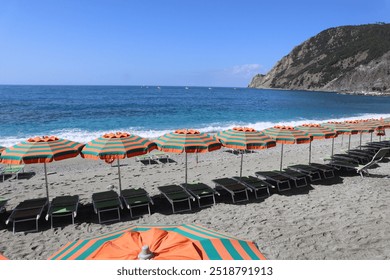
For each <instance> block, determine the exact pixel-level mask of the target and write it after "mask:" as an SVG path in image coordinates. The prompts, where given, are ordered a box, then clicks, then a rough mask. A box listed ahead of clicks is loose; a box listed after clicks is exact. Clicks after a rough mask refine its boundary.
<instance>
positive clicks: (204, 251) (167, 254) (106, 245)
mask: <svg viewBox="0 0 390 280" xmlns="http://www.w3.org/2000/svg"><path fill="white" fill-rule="evenodd" d="M145 246H148V247H149V248H150V250H151V253H152V257H151V259H155V260H158V259H160V260H161V259H165V260H182V259H201V260H265V257H264V256H263V254H262V253H261V252H260V251H259V250H258V249H257V247H256V245H255V244H254V243H253V242H251V241H245V240H241V239H237V238H235V237H231V236H228V235H226V234H223V233H219V232H216V231H213V230H210V229H207V228H204V227H202V226H198V225H181V226H148V225H144V226H142V225H140V226H133V227H130V228H127V229H122V230H118V231H114V232H110V233H108V234H105V235H102V236H99V237H95V238H89V239H84V240H77V241H74V242H69V243H68V244H66V245H65V246H63V247H62V248H61V249H60V250H58V251H57V252H55V253H54V254H53V255H51V256H50V258H49V259H51V260H88V259H89V260H91V259H122V260H124V259H127V260H131V259H138V258H139V254H140V252H141V251H142V249H143V248H144V247H145Z"/></svg>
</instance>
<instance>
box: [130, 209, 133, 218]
mask: <svg viewBox="0 0 390 280" xmlns="http://www.w3.org/2000/svg"><path fill="white" fill-rule="evenodd" d="M129 210H130V217H131V218H133V211H131V207H130V208H129Z"/></svg>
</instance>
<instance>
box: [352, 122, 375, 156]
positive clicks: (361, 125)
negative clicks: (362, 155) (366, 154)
mask: <svg viewBox="0 0 390 280" xmlns="http://www.w3.org/2000/svg"><path fill="white" fill-rule="evenodd" d="M345 122H346V123H347V124H348V125H349V126H351V127H352V128H353V129H355V130H357V132H358V133H359V134H360V144H359V147H360V149H361V146H362V134H363V133H371V139H372V133H373V132H374V131H375V129H376V128H377V127H378V126H377V125H374V124H369V123H366V122H363V121H362V120H353V121H345ZM348 150H349V147H348Z"/></svg>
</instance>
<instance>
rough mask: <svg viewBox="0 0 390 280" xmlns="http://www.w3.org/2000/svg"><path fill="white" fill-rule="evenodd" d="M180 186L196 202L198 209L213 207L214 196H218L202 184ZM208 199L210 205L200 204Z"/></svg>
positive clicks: (213, 190)
mask: <svg viewBox="0 0 390 280" xmlns="http://www.w3.org/2000/svg"><path fill="white" fill-rule="evenodd" d="M181 186H182V187H183V188H184V189H185V190H186V191H187V192H189V193H190V194H191V195H192V196H193V197H195V198H196V199H197V200H198V206H199V208H202V207H207V206H211V205H215V195H220V193H219V192H217V191H216V190H215V189H213V188H211V187H210V186H208V185H206V184H203V183H195V184H181ZM210 198H211V201H212V203H207V202H206V203H201V201H205V200H206V201H207V200H210Z"/></svg>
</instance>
